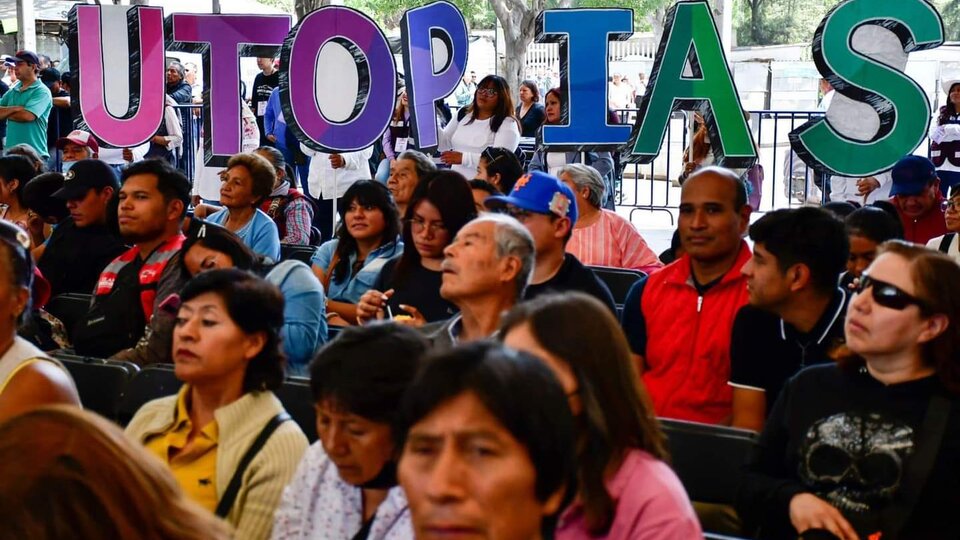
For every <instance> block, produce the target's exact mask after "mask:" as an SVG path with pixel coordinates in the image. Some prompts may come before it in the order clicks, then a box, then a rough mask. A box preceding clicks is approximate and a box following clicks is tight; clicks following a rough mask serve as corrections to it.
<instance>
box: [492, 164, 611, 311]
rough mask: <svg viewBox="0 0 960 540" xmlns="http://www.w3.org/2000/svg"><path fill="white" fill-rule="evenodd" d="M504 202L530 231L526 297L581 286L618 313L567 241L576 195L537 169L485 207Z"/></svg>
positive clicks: (571, 289)
mask: <svg viewBox="0 0 960 540" xmlns="http://www.w3.org/2000/svg"><path fill="white" fill-rule="evenodd" d="M504 203H505V204H506V211H507V213H509V214H510V215H512V216H513V217H514V218H516V219H517V221H519V222H520V223H522V224H523V226H524V227H526V228H527V230H528V231H530V234H531V235H532V236H533V242H534V245H535V246H536V250H537V262H536V265H535V266H534V269H533V276H531V278H530V286H529V287H527V292H526V294H525V295H524V298H526V299H527V300H529V299H531V298H535V297H537V296H539V295H542V294H546V293H549V292H564V291H580V292H584V293H587V294H589V295H591V296H593V297H594V298H596V299H597V300H600V301H601V302H603V303H604V304H605V305H606V306H607V307H609V308H610V311H611V312H613V313H614V314H616V312H617V307H616V303H615V302H614V300H613V295H612V294H610V289H608V288H607V286H606V285H604V284H603V282H602V281H600V280H599V279H598V278H597V276H596V275H594V273H593V272H592V271H590V269H589V268H587V267H586V266H584V265H583V264H582V263H581V262H580V261H579V260H577V258H576V257H575V256H574V255H573V254H572V253H567V251H566V246H567V242H568V241H569V240H570V237H571V236H572V235H573V226H574V224H576V222H577V200H576V197H575V196H574V194H573V190H571V189H570V187H569V186H567V185H566V184H564V183H563V182H561V181H560V180H558V179H557V178H556V177H554V176H550V175H549V174H546V173H543V172H540V171H535V172H532V173H530V174H527V175H525V176H521V177H520V179H519V180H517V183H516V184H514V186H513V191H511V192H510V195H495V196H493V197H490V198H489V199H487V206H488V207H490V208H492V209H494V208H495V205H497V204H504Z"/></svg>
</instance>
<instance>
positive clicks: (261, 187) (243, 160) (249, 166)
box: [227, 154, 277, 206]
mask: <svg viewBox="0 0 960 540" xmlns="http://www.w3.org/2000/svg"><path fill="white" fill-rule="evenodd" d="M234 167H243V168H244V169H246V170H247V173H249V174H250V181H251V184H252V185H251V193H252V194H253V196H254V197H256V199H257V200H256V201H254V203H253V204H254V206H256V205H257V204H258V203H259V202H260V201H261V200H262V199H263V198H264V197H267V196H269V195H270V192H272V191H273V185H274V184H276V183H277V170H276V165H274V164H273V163H270V161H269V160H268V159H267V158H265V157H263V156H261V155H259V154H236V155H234V156H232V157H231V158H230V161H228V162H227V170H228V171H229V170H230V169H232V168H234Z"/></svg>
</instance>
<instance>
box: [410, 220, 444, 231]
mask: <svg viewBox="0 0 960 540" xmlns="http://www.w3.org/2000/svg"><path fill="white" fill-rule="evenodd" d="M407 223H409V224H410V229H412V230H413V232H415V233H421V232H423V230H424V229H430V233H431V234H437V233H441V232H447V227H446V225H444V224H443V222H442V221H431V222H430V223H427V222H426V221H424V220H422V219H417V218H411V219H408V220H407Z"/></svg>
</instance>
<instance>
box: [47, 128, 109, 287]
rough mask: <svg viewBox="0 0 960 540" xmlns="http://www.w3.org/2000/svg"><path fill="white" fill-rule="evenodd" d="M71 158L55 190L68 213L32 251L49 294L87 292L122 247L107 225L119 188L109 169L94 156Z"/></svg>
mask: <svg viewBox="0 0 960 540" xmlns="http://www.w3.org/2000/svg"><path fill="white" fill-rule="evenodd" d="M81 133H82V132H81ZM70 144H71V145H73V146H76V147H77V148H78V149H81V148H84V149H85V148H88V147H86V146H84V147H80V146H79V145H77V144H76V143H73V142H71V143H70ZM73 163H74V166H73V167H72V168H71V169H70V170H69V171H67V173H66V174H65V175H64V181H63V187H62V188H61V189H60V190H59V191H56V192H55V193H54V194H53V197H54V198H57V199H60V200H62V201H66V203H67V209H68V210H69V211H70V217H69V218H67V219H65V220H63V221H62V222H60V223H59V224H58V225H57V227H56V228H55V229H54V230H53V233H51V234H50V238H49V239H48V240H47V242H46V243H45V244H44V245H42V246H40V247H39V248H38V249H39V254H38V255H36V257H37V268H39V269H40V271H41V272H42V273H43V277H45V278H47V281H49V282H50V289H51V290H50V294H51V295H52V296H56V295H58V294H63V293H81V294H90V291H92V290H93V288H94V286H96V284H97V278H98V277H99V276H100V272H102V271H103V269H104V268H105V267H106V266H107V264H109V263H110V261H112V260H113V259H115V258H116V257H118V256H119V255H120V254H121V253H123V252H124V251H126V246H125V245H124V244H123V241H122V240H121V239H120V237H119V236H118V235H117V234H116V233H115V232H114V231H113V230H111V228H110V227H108V226H107V214H108V212H107V208H108V207H109V204H110V200H111V199H113V197H114V195H116V193H117V190H119V189H120V183H119V182H118V181H117V177H116V176H115V174H114V172H113V169H112V168H111V167H110V166H109V165H107V164H106V163H104V162H102V161H99V160H96V159H84V160H82V161H76V162H73Z"/></svg>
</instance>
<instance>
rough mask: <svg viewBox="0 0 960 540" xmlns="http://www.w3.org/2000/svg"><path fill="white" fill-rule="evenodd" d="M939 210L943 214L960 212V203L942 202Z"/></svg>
mask: <svg viewBox="0 0 960 540" xmlns="http://www.w3.org/2000/svg"><path fill="white" fill-rule="evenodd" d="M940 210H942V211H944V212H960V201H943V203H941V204H940Z"/></svg>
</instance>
